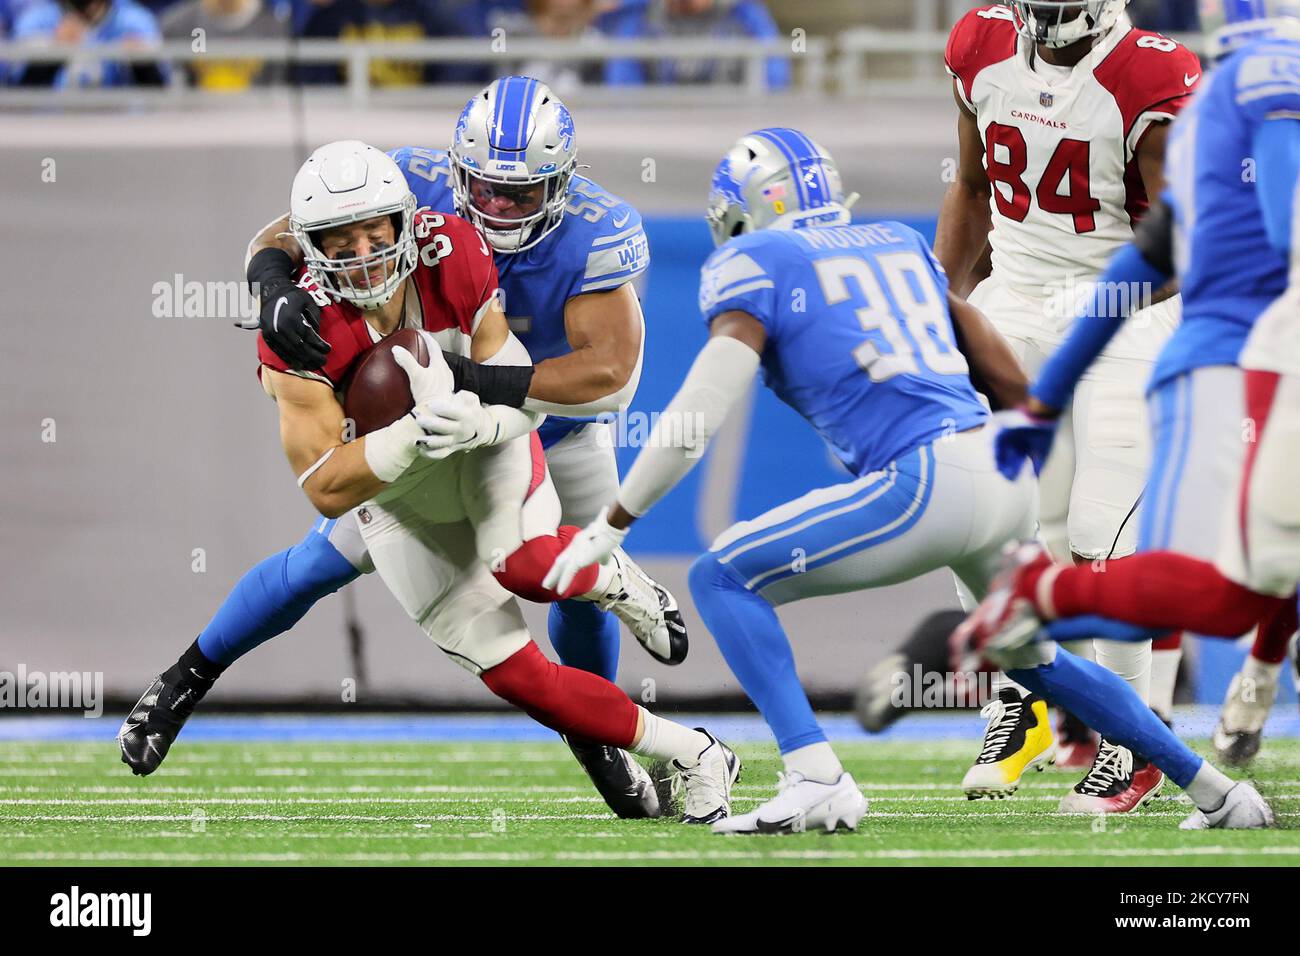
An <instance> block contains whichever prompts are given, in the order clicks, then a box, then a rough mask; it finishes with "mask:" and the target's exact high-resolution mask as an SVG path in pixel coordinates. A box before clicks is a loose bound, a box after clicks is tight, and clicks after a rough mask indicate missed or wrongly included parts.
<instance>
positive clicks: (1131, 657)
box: [1092, 638, 1152, 705]
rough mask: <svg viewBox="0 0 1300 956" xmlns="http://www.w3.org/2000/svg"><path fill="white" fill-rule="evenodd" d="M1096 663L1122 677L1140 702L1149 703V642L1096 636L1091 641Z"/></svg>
mask: <svg viewBox="0 0 1300 956" xmlns="http://www.w3.org/2000/svg"><path fill="white" fill-rule="evenodd" d="M1092 646H1093V650H1094V652H1095V653H1096V655H1097V657H1096V660H1097V663H1098V664H1100V665H1101V666H1102V667H1104V668H1106V670H1108V671H1110V672H1111V673H1112V674H1117V675H1119V676H1120V677H1122V678H1124V681H1125V682H1126V683H1127V684H1128V686H1129V687H1132V688H1133V692H1134V693H1135V694H1137V695H1138V697H1140V698H1142V703H1144V704H1147V705H1150V703H1151V653H1152V651H1151V642H1150V641H1110V640H1105V639H1102V638H1097V639H1096V640H1094V641H1093V642H1092Z"/></svg>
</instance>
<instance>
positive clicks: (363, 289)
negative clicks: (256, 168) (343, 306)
mask: <svg viewBox="0 0 1300 956" xmlns="http://www.w3.org/2000/svg"><path fill="white" fill-rule="evenodd" d="M378 216H389V217H391V218H392V221H393V235H394V236H395V237H396V241H395V243H394V244H393V245H391V246H389V247H388V248H386V249H379V250H377V251H374V252H371V253H370V254H368V255H364V256H353V257H351V258H346V259H331V258H329V257H328V256H326V255H325V253H323V252H322V251H321V249H320V246H319V243H318V239H319V234H320V233H321V232H322V231H323V230H326V229H331V228H334V227H336V226H345V225H348V224H349V223H354V222H362V221H364V220H366V219H374V218H376V217H378ZM289 228H290V230H291V231H292V232H293V237H294V239H296V240H297V241H298V245H299V246H301V247H302V253H303V256H304V258H305V260H306V265H307V271H308V272H309V273H310V274H311V277H312V279H314V280H315V281H316V284H317V285H318V286H319V287H320V288H321V290H322V291H323V292H325V293H326V294H328V295H331V296H333V297H334V298H335V299H347V300H348V301H349V302H351V303H353V304H354V305H356V306H357V307H358V308H362V309H377V308H379V307H381V306H383V305H387V304H388V302H389V301H390V300H391V299H392V298H393V296H394V295H396V294H397V290H398V289H399V288H401V285H402V283H403V282H404V281H405V280H406V277H407V276H409V275H410V274H411V273H412V272H413V271H414V270H415V266H416V263H417V262H418V261H419V251H418V249H417V248H416V244H415V195H414V193H412V192H411V189H410V187H409V186H407V185H406V178H405V177H404V176H403V175H402V171H401V170H400V169H398V167H397V164H396V163H395V162H393V160H392V159H391V158H390V157H389V156H388V155H387V154H385V153H384V152H383V151H381V150H378V149H375V147H373V146H368V145H366V144H365V143H362V142H360V141H359V140H355V139H346V140H340V141H339V142H336V143H328V144H326V145H324V146H322V147H320V149H318V150H316V152H314V153H312V154H311V157H310V158H309V159H308V160H307V162H305V163H303V164H302V168H301V169H299V170H298V175H297V176H295V177H294V178H293V192H292V194H291V196H290V199H289ZM377 267H378V268H381V269H382V271H383V278H382V279H379V280H372V278H371V275H370V274H371V272H373V271H375V270H376V268H377ZM357 276H360V278H359V279H358V278H357Z"/></svg>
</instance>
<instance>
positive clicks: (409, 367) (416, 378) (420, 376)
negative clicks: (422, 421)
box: [393, 331, 456, 408]
mask: <svg viewBox="0 0 1300 956" xmlns="http://www.w3.org/2000/svg"><path fill="white" fill-rule="evenodd" d="M420 335H421V336H422V337H423V338H424V346H425V348H427V349H428V350H429V364H428V366H427V367H426V366H424V365H421V364H420V363H419V362H418V361H416V358H415V356H414V355H412V354H411V353H410V352H408V351H407V350H406V349H404V348H402V347H401V346H400V345H398V346H394V348H393V361H395V362H396V363H397V365H398V367H399V368H401V370H402V371H403V372H405V373H406V378H407V380H408V381H409V382H410V383H411V397H412V398H413V399H415V407H416V408H419V407H420V406H421V405H423V404H425V403H426V402H431V401H433V400H434V399H435V398H445V397H447V396H448V395H450V394H451V392H452V389H454V388H455V387H456V383H455V379H454V378H453V376H452V374H451V368H450V367H449V366H448V365H447V360H446V359H444V358H443V357H442V346H441V345H439V344H438V340H437V339H435V338H434V337H433V336H432V335H429V334H428V333H427V332H424V331H421V332H420Z"/></svg>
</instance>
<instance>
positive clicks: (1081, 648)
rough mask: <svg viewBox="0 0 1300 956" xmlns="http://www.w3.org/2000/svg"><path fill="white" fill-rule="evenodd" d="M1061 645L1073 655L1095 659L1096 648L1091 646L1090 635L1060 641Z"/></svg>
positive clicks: (1088, 659) (1085, 658) (1087, 659)
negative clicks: (1074, 639) (1078, 638)
mask: <svg viewBox="0 0 1300 956" xmlns="http://www.w3.org/2000/svg"><path fill="white" fill-rule="evenodd" d="M1061 647H1063V648H1064V649H1065V650H1067V651H1069V652H1070V653H1071V654H1073V655H1074V656H1075V657H1082V658H1083V659H1084V660H1085V661H1095V660H1096V659H1097V652H1096V648H1095V647H1094V646H1093V643H1092V638H1091V637H1085V638H1083V639H1081V640H1078V641H1061Z"/></svg>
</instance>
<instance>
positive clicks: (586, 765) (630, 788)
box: [565, 738, 663, 820]
mask: <svg viewBox="0 0 1300 956" xmlns="http://www.w3.org/2000/svg"><path fill="white" fill-rule="evenodd" d="M565 742H566V743H567V744H568V745H569V749H570V750H572V751H573V755H574V756H575V757H577V758H578V763H580V764H582V769H583V770H585V771H587V776H588V777H590V778H591V782H592V783H593V784H595V785H596V790H597V792H598V793H599V794H600V795H601V797H602V798H603V799H604V801H605V803H606V804H608V805H609V808H610V809H611V810H613V811H614V813H615V814H616V815H617V816H619V817H620V818H622V819H624V820H645V819H651V820H652V819H655V818H657V817H658V816H660V814H661V813H662V812H663V811H662V807H661V805H660V803H659V791H658V788H657V787H656V785H655V781H654V780H653V779H652V778H651V776H650V774H649V773H647V772H646V769H645V768H644V767H642V766H641V765H640V764H639V763H637V762H636V761H635V760H633V759H632V757H631V755H630V754H628V753H627V751H625V750H619V749H618V748H617V747H608V746H605V745H604V744H595V743H588V742H585V741H581V742H580V741H576V740H569V739H567V738H566V739H565Z"/></svg>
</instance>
